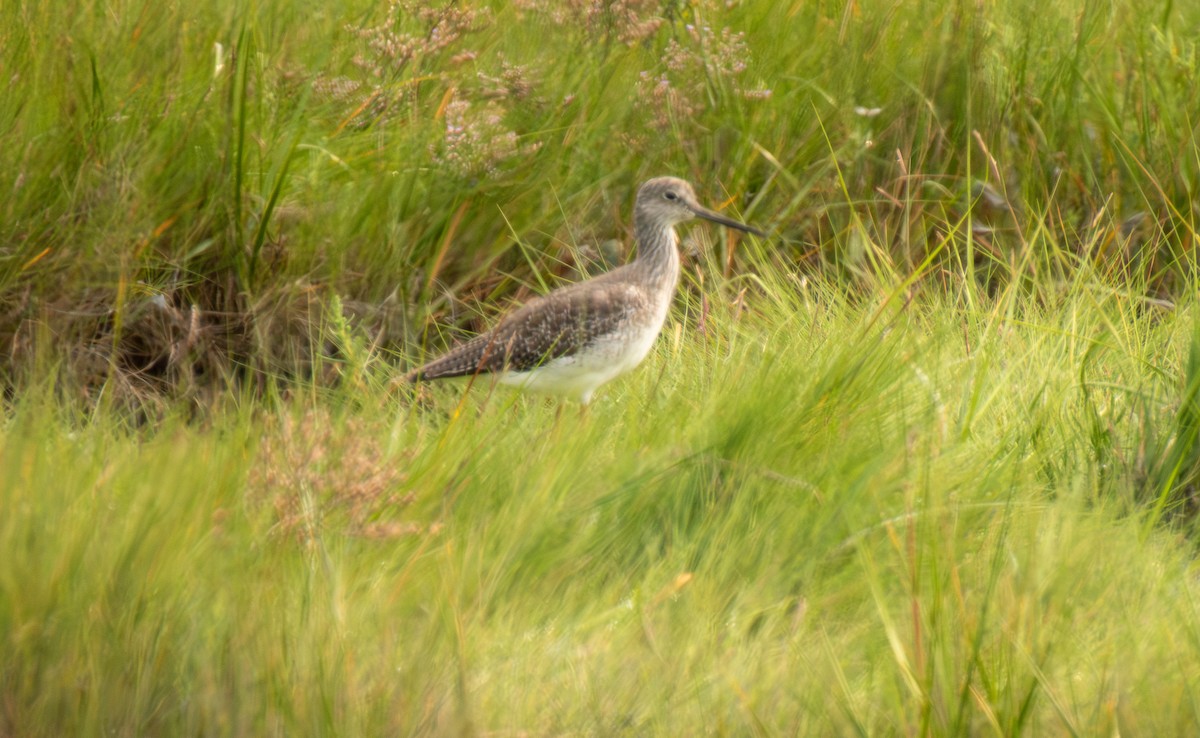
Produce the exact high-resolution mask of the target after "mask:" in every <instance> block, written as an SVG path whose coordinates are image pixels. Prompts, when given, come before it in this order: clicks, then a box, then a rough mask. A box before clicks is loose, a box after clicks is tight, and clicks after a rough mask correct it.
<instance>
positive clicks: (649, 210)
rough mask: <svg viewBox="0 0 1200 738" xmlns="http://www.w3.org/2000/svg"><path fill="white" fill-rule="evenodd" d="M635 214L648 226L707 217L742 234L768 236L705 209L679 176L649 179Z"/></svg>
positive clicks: (642, 189) (640, 191)
mask: <svg viewBox="0 0 1200 738" xmlns="http://www.w3.org/2000/svg"><path fill="white" fill-rule="evenodd" d="M635 215H636V217H637V218H638V220H639V222H641V223H644V224H647V225H649V224H655V225H661V226H666V227H668V228H669V227H671V226H674V225H675V224H676V223H683V222H685V221H688V220H691V219H692V218H703V219H705V220H711V221H712V222H713V223H720V224H721V225H723V226H727V227H729V228H736V229H737V230H739V231H746V232H747V233H753V234H755V235H758V236H765V235H766V234H765V233H763V232H762V231H760V230H758V229H757V228H753V227H751V226H748V225H746V224H745V223H741V222H739V221H736V220H734V219H732V218H726V217H725V216H724V215H721V214H720V213H717V212H715V211H712V210H709V209H708V208H706V207H704V206H703V205H701V204H700V203H699V202H698V201H697V200H696V191H695V190H693V189H692V186H691V185H690V184H688V183H687V182H684V181H683V180H682V179H677V178H675V177H655V178H654V179H651V180H647V181H646V182H645V183H644V184H643V185H642V186H641V188H640V189H638V194H637V205H636V206H635Z"/></svg>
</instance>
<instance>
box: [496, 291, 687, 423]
mask: <svg viewBox="0 0 1200 738" xmlns="http://www.w3.org/2000/svg"><path fill="white" fill-rule="evenodd" d="M669 297H670V296H668V299H666V300H663V301H662V305H660V306H656V307H657V308H658V309H656V311H655V314H654V315H652V316H650V320H648V321H646V322H645V323H643V324H641V325H637V326H629V327H628V329H627V330H626V331H622V332H620V333H614V334H610V335H608V336H605V337H602V338H599V339H597V340H595V341H593V342H592V343H591V344H590V345H589V346H588V347H587V349H586V350H585V351H582V352H580V353H578V354H573V355H571V356H560V357H558V358H556V359H550V360H549V361H547V362H546V363H545V364H543V365H542V366H539V367H537V368H536V369H532V370H530V371H527V372H519V373H517V372H509V373H505V374H501V375H500V377H499V381H500V382H502V383H504V384H508V385H513V386H516V387H520V388H522V389H527V390H533V391H535V392H545V393H547V394H554V395H564V396H567V397H575V398H577V399H578V400H579V401H580V402H582V403H583V404H584V405H586V404H587V403H588V402H589V401H590V400H591V399H592V393H593V392H595V391H596V388H597V387H599V386H600V385H602V384H604V383H606V382H609V381H612V380H613V379H616V378H617V377H619V376H621V375H622V374H625V373H627V372H630V371H632V370H633V369H634V368H635V367H636V366H637V365H638V364H640V363H642V360H643V359H645V358H646V354H648V353H650V348H651V347H652V346H653V345H654V339H656V338H658V334H659V332H660V331H662V326H663V323H664V322H665V321H666V317H667V308H668V307H670V299H669Z"/></svg>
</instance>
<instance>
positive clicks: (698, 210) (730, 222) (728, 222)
mask: <svg viewBox="0 0 1200 738" xmlns="http://www.w3.org/2000/svg"><path fill="white" fill-rule="evenodd" d="M692 212H693V213H695V214H696V217H697V218H704V219H705V220H711V221H712V222H714V223H720V224H721V225H723V226H725V227H727V228H736V229H737V230H739V231H745V232H746V233H753V234H754V235H756V236H758V237H759V238H766V235H767V234H766V232H765V231H760V230H759V229H757V228H755V227H754V226H748V225H746V224H745V223H742V222H739V221H736V220H734V219H733V218H726V217H725V216H724V215H721V214H720V213H717V212H714V211H712V210H709V209H708V208H702V207H693V208H692Z"/></svg>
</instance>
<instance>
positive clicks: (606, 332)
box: [408, 177, 766, 405]
mask: <svg viewBox="0 0 1200 738" xmlns="http://www.w3.org/2000/svg"><path fill="white" fill-rule="evenodd" d="M692 218H703V219H705V220H710V221H712V222H714V223H720V224H721V225H724V226H727V227H729V228H736V229H738V230H739V231H746V232H749V233H754V234H756V235H758V236H765V235H766V234H765V233H763V232H762V231H760V230H758V229H757V228H753V227H751V226H748V225H746V224H745V223H740V222H738V221H736V220H733V219H732V218H726V217H725V216H723V215H721V214H720V213H716V212H714V211H712V210H709V209H708V208H705V207H703V206H701V205H700V203H699V202H697V200H696V193H695V191H693V190H692V186H691V185H690V184H688V183H687V182H685V181H683V180H682V179H676V178H675V177H658V178H655V179H651V180H648V181H646V182H645V183H644V184H643V185H642V186H641V187H640V188H639V189H638V194H637V202H636V204H635V205H634V211H633V230H634V235H635V237H636V239H637V248H638V250H637V258H635V259H634V260H633V261H631V262H630V263H628V264H625V265H624V266H621V267H617V268H616V269H613V270H612V271H610V272H606V273H605V274H601V275H599V276H597V277H593V278H592V279H588V280H585V281H583V282H579V283H577V284H572V285H568V286H566V287H562V288H559V289H557V290H554V291H552V292H550V293H549V294H546V295H544V296H542V297H538V298H534V299H533V300H531V301H529V302H528V303H526V304H525V305H523V306H522V307H520V308H519V309H517V310H516V311H514V312H512V313H511V314H509V315H508V316H506V317H505V318H503V319H502V320H501V321H500V322H499V323H498V324H497V325H496V327H495V328H493V329H492V330H490V331H488V332H487V333H483V334H481V335H479V336H476V337H475V338H473V339H471V340H469V341H467V342H465V343H463V344H460V345H458V346H456V347H454V348H452V349H450V350H449V351H448V352H446V353H445V354H443V355H441V356H439V357H438V358H436V359H434V360H433V361H430V362H429V363H428V364H425V365H424V366H422V367H419V368H417V369H414V370H413V371H411V372H410V373H409V374H408V380H409V381H410V382H417V381H422V380H430V379H442V378H447V377H474V376H476V375H480V374H494V375H496V378H497V379H498V381H500V382H502V383H504V384H509V385H515V386H517V387H520V388H522V389H528V390H533V391H537V392H544V393H549V394H555V395H560V396H565V397H568V398H573V399H577V400H579V402H581V403H582V404H584V405H587V404H588V402H589V401H590V400H591V399H592V393H593V392H595V391H596V388H598V387H599V386H600V385H602V384H604V383H605V382H608V381H610V380H612V379H615V378H616V377H619V376H621V375H622V374H625V373H626V372H629V371H631V370H632V369H633V368H634V367H636V366H637V365H638V364H640V363H641V362H642V359H644V358H646V354H647V353H649V351H650V347H651V346H652V345H653V344H654V339H655V338H657V337H658V334H659V332H660V331H661V330H662V327H663V323H664V322H666V319H667V312H668V310H669V308H670V307H671V299H672V297H673V296H674V295H675V288H676V286H677V285H678V283H679V237H678V236H677V235H676V234H675V226H676V224H678V223H682V222H684V221H688V220H691V219H692Z"/></svg>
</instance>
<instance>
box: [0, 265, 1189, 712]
mask: <svg viewBox="0 0 1200 738" xmlns="http://www.w3.org/2000/svg"><path fill="white" fill-rule="evenodd" d="M779 294H782V293H779ZM1014 294H1015V293H1014ZM1128 298H1129V295H1128V294H1127V293H1122V292H1119V291H1116V290H1113V291H1109V292H1107V293H1102V292H1099V291H1098V290H1092V291H1088V290H1086V289H1084V288H1082V287H1080V288H1078V289H1075V290H1072V291H1071V292H1070V293H1068V294H1066V295H1064V296H1063V299H1062V300H1061V302H1060V303H1059V304H1057V305H1055V306H1054V307H1053V308H1043V309H1035V308H1029V307H1027V306H1023V305H1021V304H1020V303H1019V302H1018V301H1017V300H1016V299H1015V298H1014V299H1013V300H1011V301H1008V302H1007V303H1006V302H1005V301H1003V300H1001V301H999V302H997V303H996V305H995V306H994V307H993V309H991V310H989V311H987V312H976V311H970V310H964V309H961V308H957V307H955V306H954V305H953V304H950V303H949V302H945V301H940V302H939V301H938V300H936V299H933V298H931V299H930V302H929V304H928V305H927V306H926V307H923V308H920V309H918V308H916V307H914V306H912V305H910V306H909V307H908V308H905V309H899V308H898V306H896V305H895V304H894V303H893V304H891V305H887V304H884V303H883V302H882V301H867V302H866V303H865V304H864V303H860V302H859V301H848V300H846V299H845V298H842V297H839V296H838V295H837V293H836V292H835V291H834V290H831V289H828V288H825V287H821V286H817V285H810V286H809V287H808V288H807V289H806V290H804V291H797V292H795V293H793V294H792V295H790V296H788V297H787V298H786V299H781V300H779V301H778V302H776V303H775V305H774V308H773V310H772V311H770V312H771V315H773V316H777V317H775V318H772V319H771V320H767V319H765V318H763V317H761V316H751V315H749V314H742V315H741V316H740V317H737V316H736V314H735V311H734V310H733V309H731V308H730V307H728V305H727V304H726V303H725V302H724V301H715V302H714V306H713V310H712V312H711V313H710V315H709V321H710V323H709V331H708V332H707V334H705V335H703V336H700V335H696V334H695V333H694V332H684V331H680V330H679V329H680V328H682V324H679V323H675V324H673V325H671V326H669V327H668V330H667V332H666V333H667V335H666V337H665V339H664V340H663V341H662V342H661V343H660V346H659V350H658V351H657V352H655V353H654V354H653V355H652V357H651V359H650V360H649V361H648V362H647V366H645V367H643V368H642V369H641V370H640V371H638V372H637V373H635V374H633V375H632V376H630V377H629V378H628V379H626V380H622V381H619V382H617V383H614V384H613V385H612V386H611V387H609V388H607V389H606V390H605V391H604V392H603V394H602V395H601V397H600V398H598V400H597V402H596V403H594V405H593V406H592V407H591V408H590V409H589V410H588V412H587V413H586V414H579V413H578V412H577V411H576V410H575V409H574V408H572V407H567V408H565V409H564V410H563V411H562V412H561V414H560V413H559V410H558V408H557V407H556V406H554V405H553V404H552V403H547V402H543V401H542V400H540V399H538V398H530V397H523V396H520V395H516V394H512V393H510V392H506V391H504V390H497V391H496V392H494V393H491V392H490V391H489V388H487V387H484V386H478V387H476V388H474V389H473V390H472V391H471V392H470V393H469V396H468V397H467V398H466V400H465V401H464V403H463V408H462V410H461V413H460V414H458V415H455V414H454V408H455V407H456V402H457V391H456V390H455V389H452V388H449V387H448V388H445V389H440V390H438V391H436V392H435V393H434V394H435V396H434V397H433V398H432V399H431V401H430V404H429V405H427V406H424V407H422V406H417V405H412V404H409V403H407V402H404V401H388V399H387V394H386V392H387V390H386V387H385V386H383V381H382V380H383V379H384V376H380V377H379V381H378V383H375V382H374V380H372V382H370V383H368V386H367V387H366V388H365V389H359V390H355V391H353V392H349V391H348V392H345V393H339V394H337V395H336V396H333V397H329V398H326V399H325V400H320V399H316V400H313V399H306V400H297V401H294V402H292V403H290V404H289V405H286V406H283V407H280V409H279V410H278V412H277V413H270V414H267V415H265V416H263V415H262V414H260V413H251V414H246V413H244V412H239V411H228V412H226V413H225V414H222V415H220V417H218V418H217V419H215V420H213V421H211V422H210V424H209V425H208V426H206V427H204V428H197V427H194V426H191V425H187V424H184V423H182V422H180V421H169V422H167V423H166V425H165V427H162V428H159V429H157V430H156V431H154V432H153V433H151V434H149V435H148V436H147V435H145V434H144V433H143V434H136V435H131V434H130V433H129V432H128V431H126V430H122V429H121V428H119V427H114V426H113V425H112V424H111V423H109V422H107V421H104V420H102V419H100V420H97V421H96V422H93V423H91V424H88V425H86V426H84V427H78V426H77V428H78V429H77V430H75V431H72V432H70V433H67V432H65V429H66V427H68V425H67V424H66V423H64V421H61V420H54V419H49V418H47V417H45V416H44V415H43V414H42V411H44V409H45V407H44V405H43V404H42V402H43V401H40V400H39V401H32V400H31V401H30V404H29V405H28V406H27V407H25V408H22V409H18V410H17V411H16V413H15V415H14V417H13V419H12V420H11V421H10V423H9V425H8V427H7V428H6V430H5V432H4V435H3V441H2V443H3V445H2V450H0V461H2V463H0V469H3V480H2V483H0V487H2V488H3V489H4V490H5V492H4V500H3V503H4V509H5V510H7V511H9V512H8V514H6V516H5V518H4V522H3V524H2V526H0V549H2V550H3V551H4V552H5V558H6V560H7V561H9V562H10V565H9V566H7V567H6V568H5V574H4V576H3V578H2V579H0V587H2V589H0V593H2V594H0V601H2V602H3V603H4V606H3V608H0V623H2V626H0V629H2V630H3V632H5V633H6V634H7V636H6V640H5V645H4V649H5V659H4V663H5V667H4V670H3V672H2V673H3V692H4V694H5V702H4V709H3V712H2V713H0V714H2V715H3V718H4V724H5V726H6V732H19V733H27V734H73V733H74V734H77V733H95V732H114V733H118V734H142V735H144V734H179V733H220V734H238V735H258V734H263V733H281V734H296V733H340V734H347V733H348V734H372V735H374V734H385V733H393V734H394V733H434V734H441V733H460V732H463V731H466V732H468V733H474V734H480V735H496V734H500V735H507V734H519V733H522V732H524V733H527V734H534V735H544V734H563V733H588V734H600V735H608V734H614V733H622V732H625V733H629V734H637V735H644V734H648V733H655V734H664V735H679V734H695V733H698V732H706V731H707V732H713V733H717V734H747V733H751V734H762V735H776V734H794V733H801V734H829V733H850V732H864V733H870V734H879V733H883V734H889V733H893V732H920V733H932V734H938V735H941V734H987V733H989V732H994V733H998V734H1014V733H1036V734H1046V733H1050V734H1059V733H1076V734H1080V735H1093V734H1098V733H1109V732H1114V731H1117V730H1120V731H1121V732H1122V733H1126V734H1157V735H1161V734H1179V733H1186V732H1190V730H1192V729H1194V727H1195V725H1196V723H1197V719H1198V715H1197V711H1196V703H1195V696H1196V694H1197V689H1198V688H1200V681H1198V680H1200V668H1198V667H1197V664H1200V652H1198V651H1200V631H1197V630H1196V627H1195V623H1196V622H1197V619H1196V614H1197V613H1196V607H1197V605H1196V602H1197V600H1196V597H1197V594H1198V593H1197V591H1196V585H1195V573H1196V568H1195V563H1194V561H1193V559H1192V550H1193V549H1192V546H1191V544H1189V543H1187V542H1186V539H1184V538H1181V537H1180V534H1181V533H1184V532H1186V531H1187V530H1190V528H1188V527H1186V526H1184V527H1182V528H1181V527H1179V525H1178V524H1176V525H1174V526H1168V525H1164V523H1163V518H1162V516H1161V515H1158V514H1157V513H1156V511H1155V510H1154V506H1153V505H1151V506H1145V505H1143V504H1141V501H1142V495H1144V494H1151V495H1153V494H1156V493H1157V490H1154V489H1152V488H1151V487H1150V484H1149V482H1147V481H1146V480H1147V479H1149V478H1151V477H1148V476H1147V475H1146V474H1145V473H1144V471H1143V470H1144V469H1146V468H1149V467H1151V466H1152V465H1153V462H1154V461H1155V459H1151V458H1141V457H1140V456H1139V454H1140V453H1141V450H1140V449H1139V448H1138V445H1139V443H1140V442H1141V441H1140V439H1144V438H1146V437H1149V436H1152V435H1154V434H1156V433H1157V434H1159V435H1160V436H1162V435H1169V434H1171V433H1172V427H1173V426H1172V420H1171V416H1170V414H1169V413H1167V412H1164V411H1170V410H1171V408H1172V407H1179V406H1180V403H1181V402H1182V398H1183V395H1184V392H1185V389H1186V378H1185V376H1184V374H1185V372H1186V371H1188V370H1187V362H1188V359H1187V353H1188V350H1189V349H1188V347H1189V346H1190V345H1191V346H1194V345H1200V344H1196V343H1194V341H1196V340H1197V339H1196V338H1194V337H1193V336H1194V335H1195V331H1196V328H1195V325H1196V323H1195V321H1196V319H1197V315H1196V314H1195V311H1194V310H1189V311H1187V312H1177V313H1155V312H1151V313H1146V312H1145V311H1144V310H1143V309H1142V307H1141V306H1140V305H1139V304H1138V302H1137V301H1135V300H1130V299H1128ZM1010 311H1012V312H1013V313H1016V314H1011V315H1010V314H1009V312H1010ZM874 315H882V317H880V318H879V319H878V320H876V321H874V322H872V321H871V319H870V318H871V316H874ZM778 316H781V317H778ZM366 376H368V377H371V376H374V375H373V373H372V371H371V370H369V369H368V371H367V374H366ZM1100 398H1103V399H1100ZM321 408H325V409H321ZM271 418H274V420H272V419H271ZM1097 426H1099V427H1100V428H1102V429H1103V431H1102V432H1100V431H1096V427H1097ZM1098 433H1099V434H1100V435H1102V436H1103V439H1098V438H1097V434H1098ZM1179 438H1180V436H1176V437H1175V440H1176V441H1177V442H1178V441H1179ZM1190 442H1191V443H1192V444H1193V448H1194V437H1193V438H1192V439H1191V441H1190ZM1193 465H1194V462H1193ZM1189 471H1190V472H1191V473H1194V472H1195V470H1194V469H1192V470H1189ZM409 496H411V497H409Z"/></svg>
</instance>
